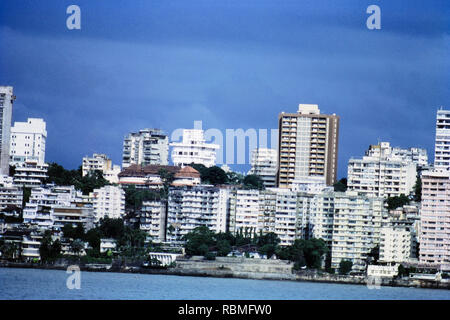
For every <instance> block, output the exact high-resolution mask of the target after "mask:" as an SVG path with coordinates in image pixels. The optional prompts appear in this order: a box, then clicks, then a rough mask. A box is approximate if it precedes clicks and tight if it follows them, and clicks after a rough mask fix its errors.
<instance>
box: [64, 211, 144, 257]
mask: <svg viewBox="0 0 450 320" xmlns="http://www.w3.org/2000/svg"><path fill="white" fill-rule="evenodd" d="M62 231H63V236H64V238H66V239H70V240H71V249H72V251H73V252H75V253H77V252H80V251H81V250H82V248H80V247H79V245H80V243H82V244H83V243H84V242H87V243H88V244H89V246H90V247H91V249H89V250H88V251H87V255H89V256H91V257H101V256H102V255H101V254H100V242H101V239H102V238H110V239H114V240H116V244H117V247H116V248H117V251H118V253H119V255H121V256H124V257H133V258H136V257H142V256H144V255H145V254H146V253H147V252H148V250H149V249H150V248H149V243H146V240H147V233H146V232H144V231H142V230H140V229H137V228H132V227H130V226H127V225H125V224H124V222H123V220H122V219H111V218H103V219H101V220H100V223H99V225H98V226H97V227H95V228H92V229H90V230H88V231H87V232H85V231H84V228H83V225H81V224H78V225H77V226H76V227H73V226H72V225H71V224H66V225H65V226H64V227H63V229H62ZM150 244H151V243H150ZM111 254H112V253H111V252H110V253H108V256H111Z"/></svg>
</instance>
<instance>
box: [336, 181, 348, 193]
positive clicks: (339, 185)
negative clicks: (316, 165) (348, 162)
mask: <svg viewBox="0 0 450 320" xmlns="http://www.w3.org/2000/svg"><path fill="white" fill-rule="evenodd" d="M333 187H334V191H339V192H345V191H347V178H342V179H340V180H339V181H338V182H336V183H335V184H334V185H333Z"/></svg>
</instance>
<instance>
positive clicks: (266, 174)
mask: <svg viewBox="0 0 450 320" xmlns="http://www.w3.org/2000/svg"><path fill="white" fill-rule="evenodd" d="M277 161H278V157H277V151H276V150H275V149H267V148H257V149H254V150H253V151H252V159H251V166H252V167H251V169H250V171H249V172H248V174H255V175H258V176H260V177H261V180H262V181H263V183H264V187H266V188H274V187H275V186H276V179H277V168H278V166H277Z"/></svg>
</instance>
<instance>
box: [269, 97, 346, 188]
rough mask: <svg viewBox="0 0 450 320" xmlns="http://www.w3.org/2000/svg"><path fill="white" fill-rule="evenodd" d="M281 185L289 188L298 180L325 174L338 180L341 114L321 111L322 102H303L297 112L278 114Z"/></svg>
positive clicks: (279, 178) (279, 175)
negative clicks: (320, 104)
mask: <svg viewBox="0 0 450 320" xmlns="http://www.w3.org/2000/svg"><path fill="white" fill-rule="evenodd" d="M278 129H279V141H278V151H279V152H278V177H277V181H278V186H279V187H280V188H289V187H290V186H291V184H292V182H293V181H294V180H297V181H299V180H304V179H307V178H308V177H311V176H313V177H323V178H324V179H325V182H326V184H327V185H332V184H334V183H335V182H336V174H337V155H338V137H339V117H338V116H336V115H335V114H333V115H326V114H320V110H319V107H318V105H315V104H300V105H299V107H298V112H297V113H284V112H283V113H281V114H280V115H279V117H278Z"/></svg>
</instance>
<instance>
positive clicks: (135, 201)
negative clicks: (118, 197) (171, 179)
mask: <svg viewBox="0 0 450 320" xmlns="http://www.w3.org/2000/svg"><path fill="white" fill-rule="evenodd" d="M160 199H161V194H160V193H158V192H155V191H152V190H149V189H136V187H135V186H133V185H131V186H127V187H126V188H125V208H126V209H128V210H132V211H134V212H136V211H139V210H140V209H141V208H142V203H143V202H144V201H159V200H160Z"/></svg>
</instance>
